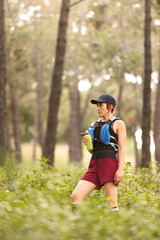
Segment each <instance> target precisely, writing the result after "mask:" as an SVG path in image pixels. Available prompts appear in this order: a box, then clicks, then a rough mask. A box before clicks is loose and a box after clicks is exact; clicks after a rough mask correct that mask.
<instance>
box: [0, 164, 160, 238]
mask: <svg viewBox="0 0 160 240" xmlns="http://www.w3.org/2000/svg"><path fill="white" fill-rule="evenodd" d="M45 164H46V160H45V161H42V165H43V168H42V169H38V168H37V169H34V170H29V171H27V170H25V169H24V168H22V167H21V168H20V167H18V166H17V165H16V164H14V163H13V164H12V167H10V164H7V163H6V166H5V168H4V169H1V170H0V186H1V191H0V206H1V207H0V223H1V224H0V238H1V239H4V240H5V239H7V240H10V239H13V235H14V239H16V240H18V239H24V240H29V239H39V240H42V239H47V240H48V239H55V240H60V239H61V240H62V239H65V240H67V239H78V240H81V239H86V240H88V239H100V240H101V239H120V240H121V239H138V240H139V239H149V240H150V239H159V237H160V232H159V217H160V203H159V194H160V177H159V176H157V175H155V174H154V173H153V171H152V169H147V170H146V169H142V170H141V171H140V172H138V171H135V170H133V169H132V168H131V167H130V166H129V164H126V167H125V176H124V179H123V181H122V183H121V184H120V186H119V193H118V194H119V206H120V211H119V212H111V211H110V209H109V208H108V207H107V200H106V198H105V195H104V192H103V189H102V190H100V191H96V190H95V191H93V192H92V193H91V194H90V195H89V196H88V197H87V198H86V199H85V200H84V201H83V202H82V203H81V204H80V205H78V206H77V208H76V209H75V210H74V211H73V209H72V206H71V202H70V195H71V193H72V191H73V189H74V187H75V186H76V184H77V182H78V181H79V179H80V178H81V176H82V175H83V173H84V171H85V169H79V168H77V167H73V166H72V167H71V166H70V167H69V168H68V169H67V170H65V171H64V170H63V171H59V170H57V169H54V170H53V169H52V168H47V165H46V167H45Z"/></svg>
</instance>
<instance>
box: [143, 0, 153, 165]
mask: <svg viewBox="0 0 160 240" xmlns="http://www.w3.org/2000/svg"><path fill="white" fill-rule="evenodd" d="M144 48H145V71H144V89H143V116H142V167H149V162H150V161H151V154H150V127H151V87H150V85H151V72H152V63H151V0H145V42H144Z"/></svg>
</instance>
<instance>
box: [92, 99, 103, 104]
mask: <svg viewBox="0 0 160 240" xmlns="http://www.w3.org/2000/svg"><path fill="white" fill-rule="evenodd" d="M102 102H104V101H103V100H100V99H92V100H91V103H92V104H97V103H102Z"/></svg>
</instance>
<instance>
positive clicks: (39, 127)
mask: <svg viewBox="0 0 160 240" xmlns="http://www.w3.org/2000/svg"><path fill="white" fill-rule="evenodd" d="M34 50H35V79H36V83H37V86H36V103H35V120H34V137H33V138H34V140H33V160H35V157H36V144H37V141H38V142H39V144H40V146H41V149H42V150H43V144H44V128H43V108H42V64H41V54H40V53H41V52H40V47H39V44H38V42H36V43H35V49H34Z"/></svg>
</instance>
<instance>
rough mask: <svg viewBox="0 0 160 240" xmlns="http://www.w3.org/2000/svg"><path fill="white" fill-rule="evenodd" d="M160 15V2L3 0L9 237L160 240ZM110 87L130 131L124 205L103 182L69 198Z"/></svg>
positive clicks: (2, 169)
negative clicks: (86, 138) (76, 199)
mask: <svg viewBox="0 0 160 240" xmlns="http://www.w3.org/2000/svg"><path fill="white" fill-rule="evenodd" d="M159 16H160V1H159V0H153V1H150V0H145V1H141V0H130V1H127V0H119V1H118V0H97V1H96V0H84V1H83V0H80V1H76V0H75V1H70V0H62V1H60V0H53V1H52V0H43V1H42V0H35V1H30V0H28V1H27V0H26V1H24V0H8V1H4V0H0V165H1V166H0V223H1V224H0V239H3V240H10V239H13V238H14V239H17V240H18V239H23V240H30V239H39V240H44V239H48V240H49V239H55V240H63V239H65V240H67V239H69V240H72V239H73V240H75V239H77V240H81V239H83V240H85V239H86V240H88V239H95V240H97V239H98V240H107V239H114V240H115V239H120V240H121V239H122V240H124V239H131V240H132V239H136V240H141V239H145V240H151V239H153V240H157V239H160V231H159V227H160V222H159V219H160V201H159V194H160V174H159V173H158V171H159V164H160V158H159V157H160V148H159V142H160V124H159V122H160V107H159V106H160V81H159V76H160V18H159ZM151 19H152V21H151ZM66 33H67V34H66ZM66 43H67V44H66ZM64 56H65V58H64ZM63 63H65V64H64V66H62V65H63ZM57 76H58V77H57ZM61 80H62V81H61ZM103 93H110V94H112V95H113V96H114V97H115V99H116V101H117V108H116V113H115V115H116V116H120V117H121V118H122V119H123V120H124V121H125V123H126V127H127V135H128V138H127V146H126V163H125V168H124V177H123V181H121V183H120V184H119V187H118V200H119V207H120V211H119V212H116V213H114V212H111V211H110V209H109V208H108V207H107V200H108V199H106V196H105V194H104V190H103V188H102V189H101V190H100V191H93V192H92V193H91V194H89V196H88V197H87V198H86V199H85V200H84V201H83V203H81V204H80V205H79V206H78V207H77V208H72V205H71V201H70V195H71V193H72V192H73V190H74V188H75V186H76V184H77V182H78V181H79V179H80V178H81V176H82V175H83V174H84V172H85V171H86V166H87V165H88V163H89V160H90V155H89V153H87V151H86V149H85V147H84V146H82V143H81V136H80V133H81V132H84V131H85V130H86V129H88V127H89V126H90V123H91V122H93V121H95V120H96V119H97V112H96V107H95V106H93V105H92V104H90V99H92V98H97V97H98V96H99V95H101V94H103ZM57 99H58V100H57ZM59 100H60V102H59ZM57 116H58V117H57ZM47 147H48V148H47ZM55 147H56V148H55ZM54 152H55V154H54ZM43 156H44V158H42V157H43ZM15 158H16V159H17V160H18V163H21V164H17V161H15ZM47 158H49V159H50V160H51V162H50V165H52V166H50V165H49V164H48V163H47V161H48V159H47ZM37 160H38V161H37ZM150 160H151V162H150ZM68 163H69V164H68ZM77 163H78V164H77ZM135 167H136V168H135ZM137 168H139V169H137ZM157 170H158V171H157ZM13 236H14V237H13Z"/></svg>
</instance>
